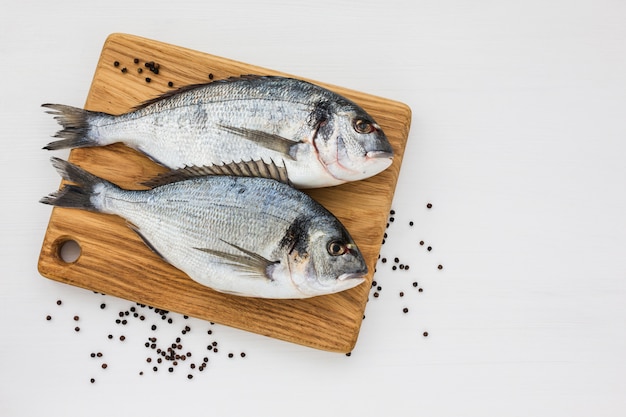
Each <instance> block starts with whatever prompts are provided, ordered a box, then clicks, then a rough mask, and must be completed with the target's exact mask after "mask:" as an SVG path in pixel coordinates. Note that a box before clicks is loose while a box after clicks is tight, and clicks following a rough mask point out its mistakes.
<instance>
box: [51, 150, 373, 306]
mask: <svg viewBox="0 0 626 417" xmlns="http://www.w3.org/2000/svg"><path fill="white" fill-rule="evenodd" d="M52 162H53V165H54V166H55V168H56V169H57V170H58V172H59V173H60V174H61V176H63V178H65V179H67V180H69V181H71V182H73V183H75V184H78V185H65V186H64V187H63V188H62V189H61V190H59V191H57V192H56V193H53V194H51V195H49V196H47V197H44V198H43V199H42V200H41V202H43V203H46V204H52V205H56V206H61V207H70V208H79V209H86V210H91V211H96V212H101V213H108V214H115V215H118V216H121V217H123V218H124V219H126V220H127V221H128V222H129V223H130V224H131V227H132V228H133V229H134V230H135V231H136V232H137V233H138V234H139V235H140V236H141V237H142V238H143V240H144V242H146V244H148V246H149V247H150V248H151V249H153V250H154V251H155V252H156V253H158V254H159V255H161V256H162V257H163V258H164V260H166V261H167V262H169V263H170V264H172V265H173V266H175V267H177V268H178V269H180V270H181V271H183V272H185V273H186V274H187V275H188V276H189V277H190V278H191V279H193V280H195V281H197V282H199V283H201V284H203V285H206V286H208V287H211V288H213V289H215V290H217V291H221V292H226V293H230V294H236V295H240V296H248V297H263V298H308V297H313V296H318V295H324V294H330V293H335V292H339V291H343V290H346V289H349V288H352V287H354V286H356V285H358V284H360V283H362V282H363V281H364V275H365V274H366V273H367V266H366V264H365V261H364V259H363V257H362V255H361V253H360V251H359V249H358V248H357V246H356V244H355V243H354V241H353V240H352V238H351V237H350V235H349V233H348V231H347V230H346V229H345V228H344V227H343V226H342V224H341V223H340V222H339V220H337V218H335V217H334V216H333V215H332V214H331V213H330V212H328V211H327V210H326V209H325V208H323V207H322V206H321V205H319V204H318V203H316V202H315V201H314V200H313V199H311V198H310V197H309V196H307V195H306V194H304V193H302V192H301V191H298V190H296V189H294V188H293V187H291V186H289V185H287V184H284V183H282V182H279V181H277V180H274V179H268V178H259V177H234V176H203V177H196V178H190V179H186V180H181V181H177V182H173V183H169V184H165V185H160V186H157V187H155V188H153V189H150V190H141V191H130V190H124V189H121V188H119V187H117V186H116V185H114V184H112V183H109V182H107V181H105V180H102V179H100V178H98V177H96V176H94V175H92V174H90V173H88V172H86V171H84V170H82V169H81V168H79V167H77V166H74V165H72V164H70V163H69V162H66V161H63V160H61V159H58V158H53V160H52Z"/></svg>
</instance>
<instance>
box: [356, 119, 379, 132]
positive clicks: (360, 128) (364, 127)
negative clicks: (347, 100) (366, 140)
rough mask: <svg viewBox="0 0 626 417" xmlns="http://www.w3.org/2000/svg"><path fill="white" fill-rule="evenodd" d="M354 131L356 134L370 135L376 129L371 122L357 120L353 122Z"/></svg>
mask: <svg viewBox="0 0 626 417" xmlns="http://www.w3.org/2000/svg"><path fill="white" fill-rule="evenodd" d="M354 130H356V131H357V132H358V133H362V134H366V133H372V132H373V131H375V130H376V128H375V127H374V124H373V123H372V122H370V121H367V120H362V119H358V120H355V121H354Z"/></svg>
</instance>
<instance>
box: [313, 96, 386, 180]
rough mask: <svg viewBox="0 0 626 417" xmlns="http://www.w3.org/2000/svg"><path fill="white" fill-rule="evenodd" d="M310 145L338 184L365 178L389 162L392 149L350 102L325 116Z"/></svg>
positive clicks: (370, 118)
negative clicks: (338, 181)
mask: <svg viewBox="0 0 626 417" xmlns="http://www.w3.org/2000/svg"><path fill="white" fill-rule="evenodd" d="M314 144H315V149H316V151H317V153H318V158H319V160H320V161H321V162H322V164H323V165H324V166H325V167H326V170H327V171H328V173H329V174H330V175H332V176H333V177H335V178H336V179H338V180H340V181H341V182H348V181H358V180H362V179H365V178H369V177H371V176H373V175H376V174H378V173H380V172H382V171H384V170H385V169H387V168H388V167H389V166H390V165H391V163H392V162H393V148H392V147H391V144H390V143H389V140H388V139H387V136H386V135H385V133H384V132H383V130H382V129H381V127H380V126H379V125H378V123H376V122H375V121H374V119H373V118H372V117H371V116H370V115H369V114H367V112H366V111H365V110H363V109H362V108H360V107H359V106H357V105H356V104H354V103H352V102H346V103H342V104H340V105H338V106H337V108H336V109H333V110H332V111H329V112H327V113H326V118H325V119H323V120H322V121H321V122H320V123H319V125H318V128H317V131H316V135H315V138H314Z"/></svg>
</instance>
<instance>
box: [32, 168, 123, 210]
mask: <svg viewBox="0 0 626 417" xmlns="http://www.w3.org/2000/svg"><path fill="white" fill-rule="evenodd" d="M50 161H51V162H52V166H54V168H56V170H57V172H58V173H59V175H61V177H62V178H63V179H64V180H66V181H71V182H73V183H75V185H73V184H64V185H63V187H62V188H61V189H60V190H58V191H56V192H54V193H51V194H49V195H47V196H46V197H43V198H42V199H41V200H39V202H40V203H43V204H50V205H53V206H58V207H69V208H80V209H85V210H90V211H99V208H98V207H96V206H95V205H94V202H93V199H92V197H93V196H94V195H96V194H98V193H97V192H96V191H95V189H96V188H97V187H98V186H99V185H109V186H113V184H111V183H110V182H108V181H106V180H103V179H102V178H99V177H97V176H95V175H93V174H90V173H89V172H87V171H85V170H84V169H82V168H80V167H78V166H76V165H74V164H72V163H70V162H68V161H64V160H62V159H60V158H55V157H52V158H50Z"/></svg>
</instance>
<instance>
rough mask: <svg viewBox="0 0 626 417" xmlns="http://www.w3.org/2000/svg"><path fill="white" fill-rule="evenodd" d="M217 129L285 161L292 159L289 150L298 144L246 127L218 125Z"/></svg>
mask: <svg viewBox="0 0 626 417" xmlns="http://www.w3.org/2000/svg"><path fill="white" fill-rule="evenodd" d="M218 127H219V128H220V129H222V130H225V131H227V132H230V133H234V134H235V135H238V136H241V137H242V138H244V139H247V140H249V141H251V142H254V143H256V144H257V145H259V146H262V147H264V148H266V149H269V150H272V151H275V152H278V153H280V154H282V155H283V156H284V157H285V158H287V159H294V157H293V155H292V152H291V150H292V147H293V146H295V145H297V144H298V142H296V141H293V140H289V139H287V138H285V137H282V136H280V135H275V134H273V133H268V132H263V131H262V130H256V129H248V128H246V127H235V126H226V125H218Z"/></svg>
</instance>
